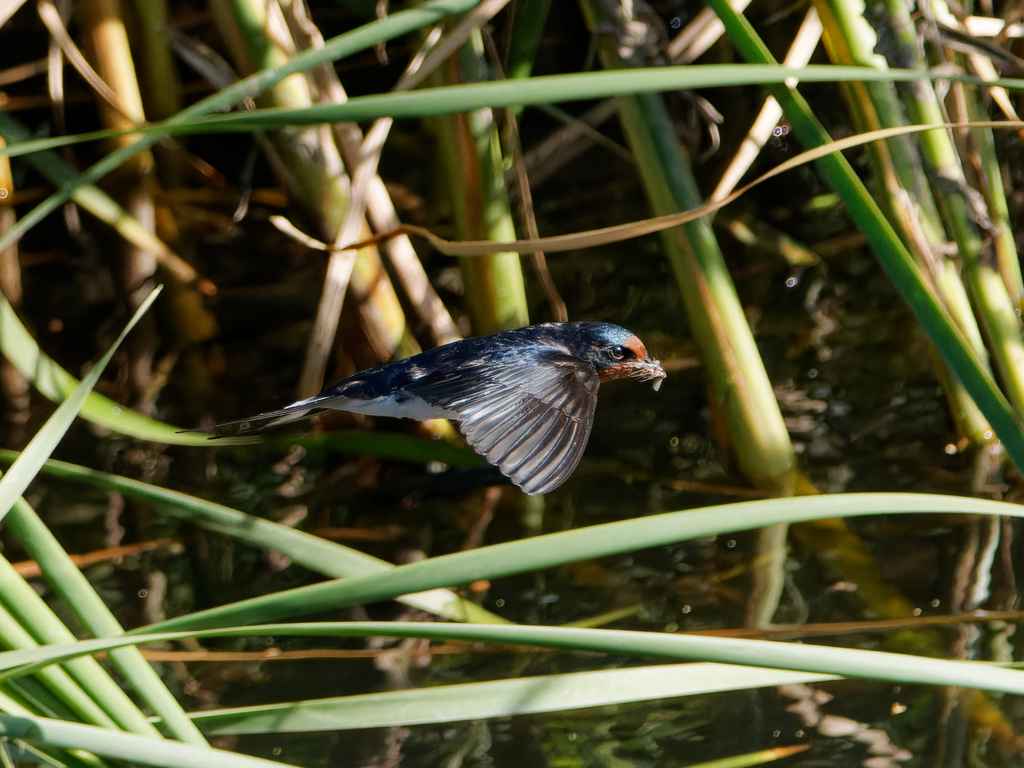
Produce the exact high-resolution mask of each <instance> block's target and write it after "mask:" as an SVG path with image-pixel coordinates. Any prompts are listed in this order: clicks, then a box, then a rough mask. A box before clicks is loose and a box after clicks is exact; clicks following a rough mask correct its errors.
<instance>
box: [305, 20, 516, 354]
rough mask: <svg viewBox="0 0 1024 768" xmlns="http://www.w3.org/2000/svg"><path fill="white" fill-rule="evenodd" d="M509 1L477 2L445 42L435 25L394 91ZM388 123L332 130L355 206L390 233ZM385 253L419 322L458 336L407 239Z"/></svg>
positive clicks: (309, 27)
mask: <svg viewBox="0 0 1024 768" xmlns="http://www.w3.org/2000/svg"><path fill="white" fill-rule="evenodd" d="M507 2H508V0H488V2H484V3H481V4H480V5H479V6H478V7H477V8H475V9H474V10H473V11H472V12H471V13H470V14H468V15H467V18H466V19H464V20H463V22H462V23H460V24H459V25H458V26H457V27H456V28H455V29H454V30H452V32H451V33H449V34H448V35H446V36H445V37H444V38H443V39H440V40H439V38H440V34H441V30H440V28H439V27H435V28H434V30H432V31H431V32H430V33H428V35H427V40H426V42H425V44H424V51H427V52H426V53H424V52H422V51H421V53H420V54H419V55H417V56H416V57H414V58H413V60H412V62H411V63H410V64H409V66H408V67H407V69H406V71H405V73H404V74H403V75H402V77H401V78H400V79H399V82H398V84H397V85H396V86H395V88H394V90H395V91H403V90H409V89H411V88H414V87H416V86H417V85H418V84H419V83H421V82H422V81H423V80H424V79H425V78H426V77H427V76H428V75H429V74H430V73H431V72H432V71H433V70H434V69H435V68H436V67H437V66H438V65H439V64H441V63H442V62H443V61H444V60H445V59H446V58H448V57H449V56H450V55H451V54H452V53H453V52H454V51H456V50H457V49H458V47H459V46H460V45H461V44H462V43H463V42H465V40H466V38H467V37H468V36H469V34H470V33H471V32H472V30H473V29H476V28H478V27H479V26H480V25H482V24H484V23H486V22H487V21H488V20H489V19H490V18H491V17H492V16H493V15H494V14H495V13H497V11H498V10H500V9H501V8H502V7H503V6H504V5H505V4H506V3H507ZM291 7H292V8H293V9H295V10H296V11H298V10H299V8H300V6H299V5H296V4H293V5H292V6H291ZM288 20H289V22H293V23H292V33H293V35H294V36H295V37H296V39H298V40H299V41H300V43H301V44H302V46H303V47H321V46H322V45H323V37H322V36H321V35H320V32H319V30H317V29H316V27H315V26H314V25H313V24H312V23H311V22H310V21H309V20H308V19H307V18H306V17H305V16H304V15H302V16H297V15H296V14H292V15H290V16H289V17H288ZM313 74H314V77H315V78H316V82H317V85H318V87H320V88H321V89H322V90H323V91H324V92H325V93H327V94H328V95H329V96H330V98H331V100H333V101H334V102H336V103H343V102H344V101H346V100H347V98H348V97H347V95H346V94H345V91H344V89H343V87H342V85H341V82H340V81H339V80H338V77H337V74H336V73H335V71H334V69H333V68H331V67H326V66H325V67H319V68H317V69H316V70H314V73H313ZM392 122H393V121H392V120H390V119H388V118H383V119H380V120H377V121H376V122H375V123H374V124H373V127H372V128H371V129H370V131H369V133H368V134H367V136H366V137H365V138H364V137H363V134H362V131H361V130H360V129H359V127H358V126H357V125H355V124H354V123H340V124H335V125H334V126H333V127H334V131H335V136H336V138H337V141H338V144H339V147H340V148H341V152H342V156H343V157H344V159H345V164H346V166H347V167H348V168H349V172H350V173H351V175H352V177H353V184H352V199H353V201H354V202H353V205H356V206H358V205H360V204H364V205H365V209H366V212H367V215H368V217H369V219H370V222H371V223H372V225H373V227H374V229H375V230H376V231H377V232H387V231H391V230H393V229H395V228H396V227H398V226H400V222H399V219H398V215H397V212H396V211H395V208H394V205H393V203H392V202H391V198H390V195H389V194H388V192H387V189H386V187H385V186H384V182H383V181H382V180H381V178H380V177H379V176H378V175H377V173H376V168H377V164H378V162H379V159H380V152H381V150H382V148H383V143H384V140H385V139H386V137H387V134H388V132H389V131H390V128H391V125H392ZM364 201H365V202H364ZM345 242H346V240H345V239H344V237H342V236H339V237H338V238H336V241H335V244H336V247H340V246H342V245H344V243H345ZM384 250H385V253H386V254H387V255H388V257H389V261H390V262H391V265H392V269H393V270H394V272H395V274H396V276H397V277H398V280H399V283H400V284H401V285H402V288H403V290H404V291H405V293H406V297H407V298H408V299H409V301H410V304H411V305H412V307H413V309H414V311H415V312H416V313H417V316H418V317H419V318H420V320H421V321H423V322H425V323H426V324H427V325H428V326H429V327H430V329H431V333H432V335H433V337H434V340H435V341H436V343H438V344H445V343H448V342H450V341H455V340H456V339H458V338H460V334H459V331H458V329H457V328H456V327H455V323H454V321H453V320H452V318H451V315H450V314H449V313H448V310H447V309H446V308H445V307H444V304H443V303H442V302H441V299H440V297H439V296H438V295H437V293H436V292H435V291H434V289H433V287H432V286H431V285H430V282H429V280H428V278H427V276H426V272H425V271H424V270H423V266H422V264H421V263H420V261H419V258H418V257H417V256H416V252H415V250H414V249H413V247H412V243H411V242H410V241H409V239H408V238H407V237H404V236H400V237H397V238H394V239H389V240H388V241H386V245H385V248H384Z"/></svg>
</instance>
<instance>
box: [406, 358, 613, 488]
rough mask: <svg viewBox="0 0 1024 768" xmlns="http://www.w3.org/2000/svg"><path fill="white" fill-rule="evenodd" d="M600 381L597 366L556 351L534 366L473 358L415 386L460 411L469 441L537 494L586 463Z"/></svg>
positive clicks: (422, 393) (462, 428) (424, 394)
mask: <svg viewBox="0 0 1024 768" xmlns="http://www.w3.org/2000/svg"><path fill="white" fill-rule="evenodd" d="M599 384H600V380H599V379H598V376H597V373H596V372H594V371H593V370H591V369H590V368H587V367H584V366H582V365H580V364H579V363H578V362H575V361H569V360H565V359H561V358H556V359H552V360H550V361H544V362H542V363H541V364H534V365H517V364H515V363H511V364H510V363H505V362H503V361H496V362H494V361H490V360H477V361H472V362H470V363H469V364H467V365H465V366H463V367H461V368H459V369H457V370H451V369H449V370H447V371H445V372H444V373H443V374H439V375H436V376H425V377H423V378H422V379H420V380H418V381H416V382H414V383H412V384H410V385H409V386H408V388H409V389H410V390H412V391H415V392H416V394H417V395H419V396H420V397H422V398H423V399H424V400H427V401H429V402H432V403H435V404H437V405H438V406H441V407H443V408H446V409H449V410H451V411H454V412H455V413H456V414H458V415H457V417H456V423H457V424H458V426H459V430H460V431H461V432H462V434H463V435H464V436H465V438H466V441H467V442H468V443H469V444H470V445H471V446H473V448H474V449H475V450H476V451H477V452H478V453H480V454H481V455H483V456H484V457H485V458H486V459H487V460H488V461H489V462H491V463H492V464H494V465H496V466H497V467H498V468H499V469H500V470H501V471H502V473H503V474H505V475H506V476H508V477H509V478H510V479H511V480H512V482H513V483H515V484H516V485H517V486H519V487H520V488H522V489H523V491H525V492H526V493H528V494H531V495H533V494H537V493H546V492H548V491H551V490H554V489H555V488H557V487H558V486H559V485H561V484H562V483H564V482H565V480H566V479H567V478H568V477H569V475H571V474H572V472H573V470H574V469H576V465H577V464H579V461H580V458H581V457H582V456H583V451H584V449H585V448H586V445H587V440H588V439H589V437H590V427H591V424H592V423H593V420H594V409H595V408H596V406H597V388H598V385H599Z"/></svg>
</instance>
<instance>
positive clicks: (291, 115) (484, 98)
mask: <svg viewBox="0 0 1024 768" xmlns="http://www.w3.org/2000/svg"><path fill="white" fill-rule="evenodd" d="M397 15H398V14H396V16H397ZM318 53H319V52H318ZM300 58H302V57H298V56H297V57H296V58H295V59H293V60H292V61H291V62H289V64H290V67H289V69H290V70H294V69H296V66H297V64H298V63H299V61H300ZM323 59H324V57H323V56H322V55H319V56H317V57H316V59H315V60H314V59H313V58H312V57H310V58H308V59H306V58H302V62H301V68H302V69H308V68H311V67H312V66H314V63H313V62H314V61H316V62H317V63H320V62H322V60H323ZM283 69H284V68H280V70H282V71H283ZM270 71H271V70H267V71H266V72H270ZM274 71H279V70H274ZM794 78H795V79H798V80H801V81H803V82H805V83H810V82H829V83H831V82H878V81H881V82H908V81H915V80H927V79H933V80H935V79H943V80H954V81H958V82H965V83H980V82H982V81H981V80H980V79H979V78H977V77H971V76H969V75H956V74H951V73H941V74H940V73H935V74H927V73H922V72H920V71H918V70H912V69H889V70H885V71H884V72H883V71H879V70H875V69H871V68H868V67H849V66H833V65H810V66H807V67H804V68H799V69H794V68H789V67H783V66H778V65H774V64H703V65H691V66H688V67H647V68H641V67H638V68H635V69H629V70H619V71H606V72H576V73H571V74H564V75H547V76H543V77H531V78H529V79H525V80H499V81H492V82H486V83H466V84H462V85H458V86H441V87H436V88H423V89H419V90H416V91H409V92H404V93H389V94H374V95H370V96H357V97H353V98H351V99H349V100H348V101H346V102H345V103H343V104H318V105H313V106H311V107H304V108H302V109H256V110H248V111H242V112H230V113H226V114H212V112H214V111H215V110H211V109H207V108H206V103H207V101H209V100H204V101H203V102H202V103H201V104H202V107H201V108H200V105H195V106H194V107H190V108H188V109H186V110H183V111H182V112H180V113H179V114H177V115H175V116H174V117H171V118H169V119H168V120H166V121H164V122H162V123H155V124H153V125H150V126H143V127H138V128H132V129H131V130H130V131H95V132H93V133H88V134H84V135H80V136H61V137H54V138H48V139H35V140H32V141H25V142H16V143H12V144H11V145H9V146H8V147H7V148H6V149H0V154H7V155H11V156H17V155H22V154H26V153H29V152H36V151H40V150H43V149H54V148H57V147H61V146H65V145H68V144H75V143H80V142H82V141H94V140H99V139H108V138H112V137H116V136H120V135H125V134H128V133H131V134H133V135H135V134H143V135H144V136H145V138H144V139H143V140H142V141H143V142H145V143H146V144H147V146H148V145H151V144H152V143H153V142H154V141H156V140H157V139H159V138H163V137H165V136H171V135H182V134H192V133H226V132H231V133H235V132H241V133H249V132H252V131H259V130H265V131H270V130H276V129H279V128H284V127H286V126H295V125H316V124H320V123H328V124H329V123H334V122H360V121H367V120H374V119H377V118H380V117H392V118H396V119H401V118H419V117H427V116H436V115H449V114H453V113H456V112H469V111H472V110H475V109H481V108H485V107H491V108H496V107H507V106H517V105H521V104H553V103H564V102H569V101H583V100H590V99H600V98H609V97H612V96H622V95H629V94H642V93H656V92H659V91H678V90H694V89H698V88H718V87H730V86H744V85H770V84H781V83H784V82H785V81H786V80H789V79H794ZM987 84H988V85H1000V86H1002V87H1004V88H1007V89H1011V90H1021V89H1024V80H1021V79H1014V78H1003V79H1000V80H996V81H991V82H989V83H987ZM232 88H235V86H232ZM249 90H252V89H249ZM237 93H240V91H234V90H232V89H225V90H224V91H221V92H220V93H218V94H215V96H214V97H210V99H214V98H216V99H217V102H216V103H217V104H218V105H220V106H230V105H231V104H234V103H235V102H236V101H237V100H238V95H237ZM227 94H230V95H231V96H232V97H233V98H232V100H228V99H227V98H224V96H225V95H227ZM253 95H254V94H253ZM224 102H227V103H224ZM2 242H3V241H2V240H0V244H2Z"/></svg>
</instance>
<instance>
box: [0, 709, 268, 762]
mask: <svg viewBox="0 0 1024 768" xmlns="http://www.w3.org/2000/svg"><path fill="white" fill-rule="evenodd" d="M0 737H2V738H4V739H23V740H25V741H27V742H29V743H30V744H35V745H41V746H47V747H55V748H58V749H76V750H86V751H88V752H91V753H93V754H94V755H99V756H100V757H107V758H111V759H113V760H123V761H125V762H128V763H137V764H140V765H157V766H164V767H165V768H196V766H203V768H282V766H283V765H284V764H283V763H276V762H273V761H271V760H262V759H260V758H258V757H248V756H246V755H239V754H235V753H233V752H224V751H223V750H219V749H204V748H202V747H194V746H192V745H190V744H182V743H181V742H178V741H161V742H154V741H153V739H149V738H146V737H145V736H136V735H135V734H131V733H124V732H123V731H115V730H111V729H109V728H97V727H95V726H91V725H80V724H78V723H68V722H65V721H63V720H50V719H48V718H45V717H27V716H21V717H17V716H13V715H0Z"/></svg>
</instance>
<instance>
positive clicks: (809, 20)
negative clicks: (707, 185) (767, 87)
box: [708, 7, 822, 202]
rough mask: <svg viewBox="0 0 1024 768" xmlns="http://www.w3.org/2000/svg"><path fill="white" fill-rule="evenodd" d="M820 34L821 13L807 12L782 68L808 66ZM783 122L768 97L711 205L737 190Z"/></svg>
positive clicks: (726, 170)
mask: <svg viewBox="0 0 1024 768" xmlns="http://www.w3.org/2000/svg"><path fill="white" fill-rule="evenodd" d="M708 10H710V9H708ZM723 31H724V28H723ZM821 31H822V27H821V19H819V18H818V12H817V11H815V10H814V8H813V7H811V8H808V9H807V14H806V15H805V16H804V20H803V23H802V24H801V25H800V29H799V31H798V32H797V33H796V37H795V38H793V44H792V45H791V46H790V47H789V51H788V52H787V53H786V60H785V61H784V62H783V66H786V67H802V66H804V65H806V64H807V63H808V62H809V61H810V60H811V56H812V55H814V49H815V48H816V47H817V45H818V41H819V40H820V39H821ZM787 85H796V83H795V82H794V83H792V84H791V83H789V82H788V81H787ZM781 119H782V107H781V106H780V105H779V102H778V101H776V99H775V97H774V96H769V97H768V98H767V99H765V102H764V106H762V107H761V111H760V113H759V114H758V116H757V118H756V119H755V120H754V124H753V125H752V126H751V127H750V130H749V131H748V132H747V136H746V138H744V139H743V143H742V144H740V146H739V148H738V149H737V150H736V154H735V155H734V156H733V158H732V160H730V161H729V166H728V167H727V168H726V169H725V172H724V173H723V174H722V178H721V179H719V181H718V184H717V185H715V191H714V192H712V193H711V195H710V196H709V197H708V201H709V202H717V201H719V200H723V199H725V197H726V196H727V195H728V194H729V193H730V192H732V191H733V190H734V189H735V188H736V185H737V184H739V182H740V179H742V178H743V176H744V174H746V172H747V171H748V170H750V167H751V166H752V165H753V164H754V160H756V159H757V156H758V155H759V154H760V152H761V149H762V147H764V145H765V144H766V143H767V141H768V139H770V138H771V136H772V132H773V131H774V130H775V129H776V128H777V127H778V126H779V121H780V120H781Z"/></svg>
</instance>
